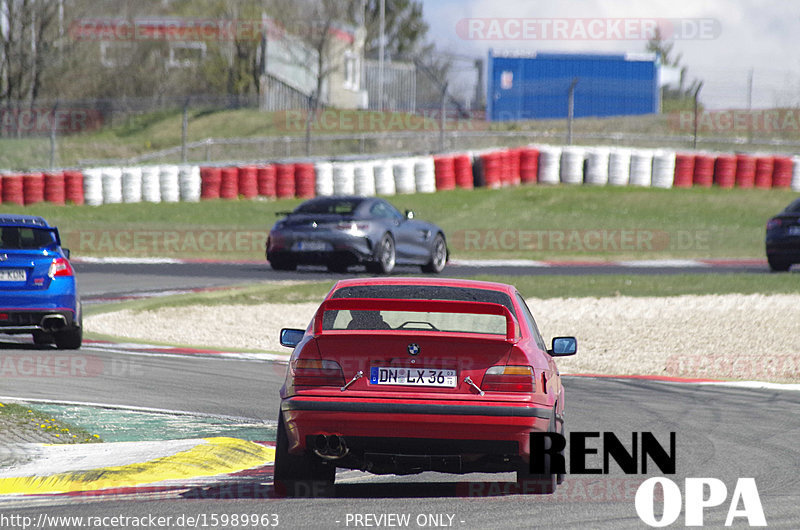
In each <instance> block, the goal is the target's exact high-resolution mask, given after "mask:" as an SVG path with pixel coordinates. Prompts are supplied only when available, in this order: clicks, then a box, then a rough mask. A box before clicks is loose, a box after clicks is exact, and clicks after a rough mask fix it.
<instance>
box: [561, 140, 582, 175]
mask: <svg viewBox="0 0 800 530" xmlns="http://www.w3.org/2000/svg"><path fill="white" fill-rule="evenodd" d="M585 158H586V150H585V149H583V148H582V147H565V148H564V149H563V150H562V151H561V182H563V183H564V184H583V161H584V159H585Z"/></svg>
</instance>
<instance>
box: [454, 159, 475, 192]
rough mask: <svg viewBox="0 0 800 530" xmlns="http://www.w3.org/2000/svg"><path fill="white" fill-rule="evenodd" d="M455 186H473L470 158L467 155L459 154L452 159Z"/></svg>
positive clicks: (465, 187) (468, 187)
mask: <svg viewBox="0 0 800 530" xmlns="http://www.w3.org/2000/svg"><path fill="white" fill-rule="evenodd" d="M453 171H454V172H455V179H456V186H458V187H459V188H464V189H468V190H471V189H472V188H473V187H474V186H475V180H474V177H473V176H472V160H471V159H470V157H469V156H468V155H459V156H457V157H455V158H454V159H453Z"/></svg>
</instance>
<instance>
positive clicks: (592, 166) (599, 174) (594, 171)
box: [586, 147, 609, 186]
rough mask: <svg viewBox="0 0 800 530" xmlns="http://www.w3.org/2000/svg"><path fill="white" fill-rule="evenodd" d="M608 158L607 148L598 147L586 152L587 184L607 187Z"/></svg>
mask: <svg viewBox="0 0 800 530" xmlns="http://www.w3.org/2000/svg"><path fill="white" fill-rule="evenodd" d="M608 158H609V152H608V149H607V148H604V147H598V148H596V149H589V150H588V151H587V152H586V184H591V185H593V186H605V185H606V184H608Z"/></svg>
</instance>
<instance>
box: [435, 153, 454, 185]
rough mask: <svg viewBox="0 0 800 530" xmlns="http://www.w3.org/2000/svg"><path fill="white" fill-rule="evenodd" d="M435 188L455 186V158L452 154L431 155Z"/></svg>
mask: <svg viewBox="0 0 800 530" xmlns="http://www.w3.org/2000/svg"><path fill="white" fill-rule="evenodd" d="M433 167H434V174H435V175H436V190H437V191H440V190H452V189H455V187H456V160H455V158H454V157H452V156H435V157H433Z"/></svg>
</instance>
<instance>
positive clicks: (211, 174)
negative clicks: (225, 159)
mask: <svg viewBox="0 0 800 530" xmlns="http://www.w3.org/2000/svg"><path fill="white" fill-rule="evenodd" d="M221 184H222V169H221V168H218V167H201V168H200V198H201V199H206V200H209V199H219V196H220V186H221Z"/></svg>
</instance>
